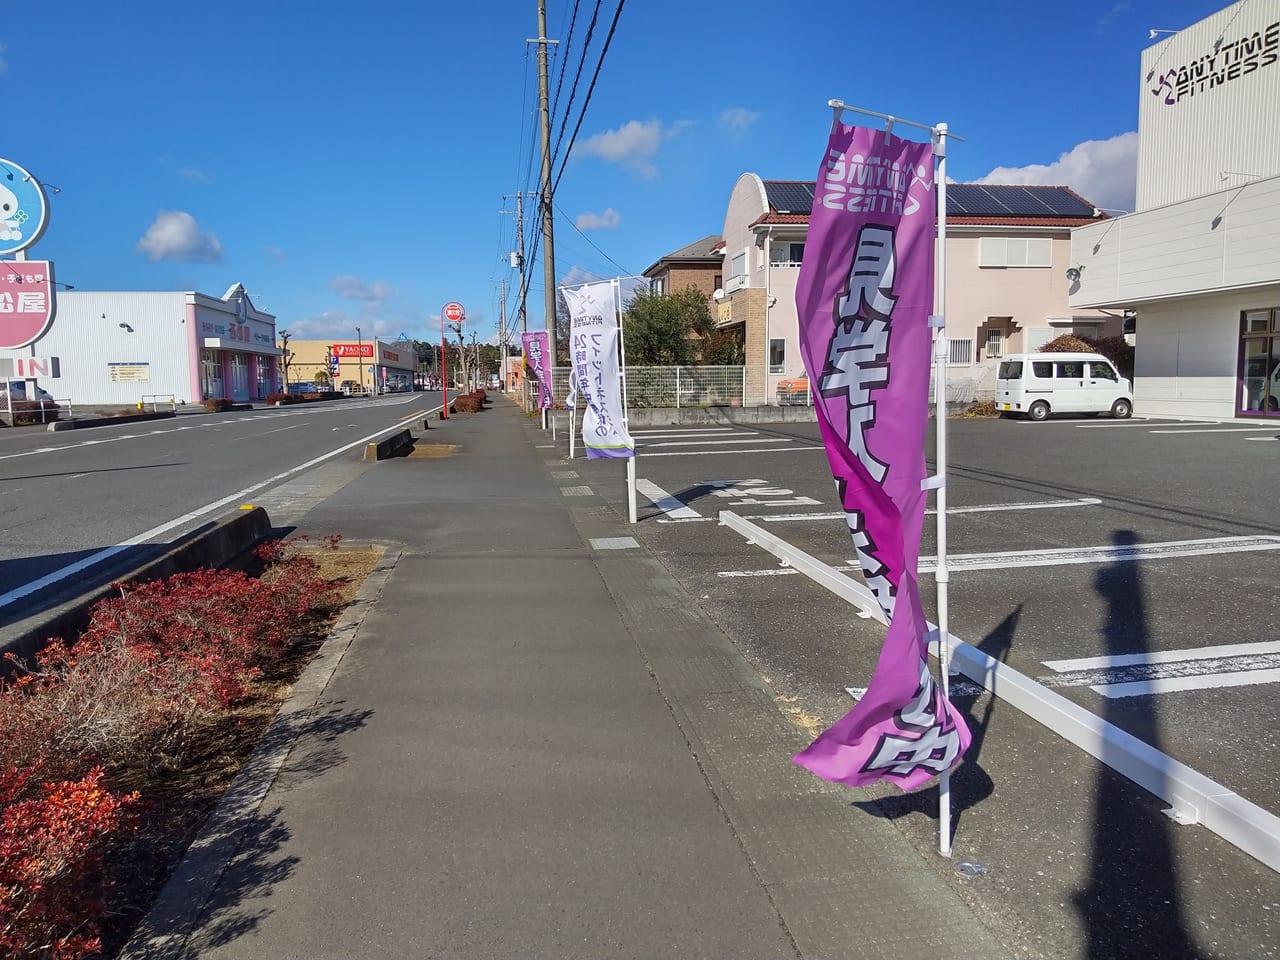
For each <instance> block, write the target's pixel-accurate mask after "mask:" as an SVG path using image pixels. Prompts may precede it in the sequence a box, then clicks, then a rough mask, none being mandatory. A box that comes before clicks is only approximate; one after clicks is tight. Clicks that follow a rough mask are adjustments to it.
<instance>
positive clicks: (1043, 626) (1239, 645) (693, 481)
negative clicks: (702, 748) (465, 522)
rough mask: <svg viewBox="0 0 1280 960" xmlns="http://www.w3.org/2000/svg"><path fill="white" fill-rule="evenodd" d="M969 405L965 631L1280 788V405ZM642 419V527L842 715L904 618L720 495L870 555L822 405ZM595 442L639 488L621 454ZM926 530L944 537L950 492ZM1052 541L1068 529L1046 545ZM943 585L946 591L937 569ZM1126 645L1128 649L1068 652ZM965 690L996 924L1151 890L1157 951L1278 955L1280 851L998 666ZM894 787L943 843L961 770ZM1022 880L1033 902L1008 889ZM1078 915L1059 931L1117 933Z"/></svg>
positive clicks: (1076, 696)
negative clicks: (984, 410)
mask: <svg viewBox="0 0 1280 960" xmlns="http://www.w3.org/2000/svg"><path fill="white" fill-rule="evenodd" d="M948 427H949V431H950V433H949V436H950V445H949V446H950V457H949V460H950V465H949V483H948V499H949V509H950V512H949V516H948V540H949V549H948V556H949V557H951V558H953V559H954V560H957V561H959V560H960V558H961V557H965V558H967V559H966V560H965V561H963V563H964V564H967V566H965V565H962V563H961V562H957V563H956V565H955V566H954V567H953V571H952V579H951V585H950V602H949V609H950V629H951V632H952V633H954V634H956V635H957V636H959V637H961V638H962V639H965V640H967V641H969V642H971V643H974V644H976V645H978V646H979V647H981V648H982V649H983V650H985V651H986V652H988V653H989V654H991V655H993V656H996V657H998V658H999V659H1001V660H1004V661H1005V662H1007V663H1009V664H1010V665H1011V666H1013V667H1014V668H1015V669H1017V670H1019V671H1021V672H1022V673H1024V674H1027V675H1029V676H1031V677H1034V678H1037V679H1039V680H1041V681H1042V682H1045V683H1052V684H1054V685H1055V686H1056V687H1057V689H1058V692H1060V693H1062V694H1064V695H1065V696H1067V697H1069V698H1070V699H1072V700H1074V701H1075V702H1077V703H1079V704H1081V705H1083V706H1084V707H1086V709H1089V710H1091V711H1093V712H1094V713H1096V714H1098V715H1099V716H1102V717H1104V718H1105V719H1107V720H1109V721H1111V722H1113V723H1115V724H1118V725H1119V726H1121V727H1123V728H1125V729H1127V730H1129V731H1130V732H1132V733H1134V734H1135V735H1138V736H1140V737H1142V738H1143V739H1145V740H1146V741H1147V742H1149V743H1151V744H1152V745H1154V746H1156V747H1157V748H1159V749H1161V750H1164V751H1165V752H1167V753H1169V754H1171V755H1172V756H1174V757H1175V758H1177V759H1179V760H1181V761H1183V762H1184V763H1187V764H1188V765H1190V766H1191V767H1193V768H1194V769H1196V770H1198V771H1200V772H1201V773H1203V774H1205V775H1207V776H1209V777H1212V778H1213V779H1215V780H1218V781H1219V782H1221V783H1223V784H1224V785H1226V786H1227V787H1229V788H1231V789H1233V790H1235V791H1237V792H1239V793H1240V794H1242V795H1243V796H1244V797H1246V798H1247V799H1249V800H1252V801H1253V802H1254V803H1257V804H1259V805H1260V806H1262V807H1264V808H1265V809H1268V810H1270V811H1271V812H1273V813H1280V790H1278V789H1277V787H1278V786H1280V784H1278V782H1277V768H1276V763H1275V761H1276V759H1277V756H1278V755H1280V750H1278V746H1280V745H1278V744H1277V739H1276V734H1275V732H1274V730H1275V728H1274V722H1273V718H1274V716H1275V707H1274V703H1275V695H1276V693H1277V683H1278V682H1280V672H1277V670H1276V669H1275V668H1276V667H1278V666H1280V661H1278V660H1277V657H1276V653H1277V652H1278V651H1280V643H1277V641H1280V636H1278V635H1277V632H1276V626H1275V625H1276V623H1277V622H1280V617H1278V616H1277V613H1280V604H1278V603H1277V599H1276V595H1275V580H1274V570H1275V569H1276V565H1277V563H1278V562H1280V550H1277V548H1278V547H1280V518H1277V515H1276V513H1275V510H1274V497H1273V494H1272V491H1271V487H1272V484H1273V483H1274V479H1275V478H1276V477H1277V476H1280V470H1278V469H1277V459H1280V442H1278V441H1280V425H1266V426H1262V427H1251V426H1248V425H1238V424H1224V425H1217V426H1215V425H1207V424H1190V423H1160V422H1154V421H1138V420H1131V421H1125V422H1113V421H1110V420H1106V419H1099V420H1054V421H1050V422H1047V423H1042V424H1033V423H1023V422H1017V421H1001V420H953V421H949V424H948ZM636 434H637V439H638V442H639V443H640V445H641V447H640V457H639V458H638V461H637V475H638V477H639V478H640V485H641V492H642V495H641V496H640V498H639V506H640V509H639V516H640V522H639V523H638V524H637V525H636V528H635V530H636V535H637V536H638V537H639V538H640V539H641V540H642V541H643V542H644V544H645V546H646V547H647V548H648V549H650V550H651V551H653V552H654V553H655V554H657V555H658V556H660V557H661V558H662V559H663V561H664V563H666V564H667V566H668V567H669V568H670V569H671V570H672V571H673V572H674V573H675V574H676V575H677V576H678V577H679V578H680V579H681V580H682V581H683V582H684V583H685V584H686V586H687V587H688V588H689V589H690V590H691V592H693V593H694V594H695V595H696V596H697V597H699V598H700V602H701V603H702V605H703V606H704V608H705V609H706V610H707V611H708V612H709V613H710V614H711V615H712V617H713V618H714V619H715V620H716V621H717V622H718V623H719V624H720V625H721V627H722V628H723V629H724V630H725V632H726V633H727V634H728V635H729V636H730V637H732V638H733V639H734V641H735V643H737V645H738V646H739V647H740V649H742V650H743V652H744V653H745V654H746V655H747V656H748V657H749V659H750V660H751V661H752V662H753V664H754V665H755V666H756V668H757V669H758V670H759V671H760V672H761V674H762V675H764V676H765V677H766V678H768V680H769V682H770V683H771V684H772V685H773V686H774V688H775V689H776V690H777V692H778V695H779V696H780V697H782V698H783V699H784V702H786V703H789V704H791V707H792V709H794V710H796V711H798V712H799V713H800V714H804V715H807V716H810V717H815V718H818V719H820V720H822V721H824V722H825V723H830V722H831V721H833V720H834V719H836V718H837V717H838V716H839V715H840V714H842V713H843V712H845V711H846V710H847V709H848V708H849V707H850V706H851V705H852V700H851V698H850V697H849V696H848V694H847V693H846V692H845V688H846V687H850V686H865V684H866V682H867V680H868V678H869V677H870V674H871V672H872V670H873V669H874V665H875V659H876V656H877V655H878V652H879V647H880V643H881V642H882V640H883V628H882V627H879V626H878V625H877V624H875V623H874V622H870V621H866V620H860V619H859V618H858V617H857V616H856V615H855V614H854V611H853V610H852V608H851V607H849V606H848V605H846V604H844V603H843V602H841V601H839V600H838V599H836V598H835V597H833V596H832V595H831V594H829V593H827V592H826V591H825V590H823V589H821V588H820V587H818V586H817V585H816V584H814V583H812V582H811V581H809V580H808V578H806V577H804V576H803V575H800V574H797V573H795V572H794V571H791V570H789V569H787V568H784V567H781V566H780V565H779V563H778V562H777V560H776V559H775V558H774V557H773V556H772V555H771V554H769V553H767V552H765V551H764V550H763V549H762V548H760V547H758V546H755V545H753V544H749V543H746V542H744V539H743V538H742V537H741V536H740V535H738V534H736V533H734V532H733V531H731V530H729V529H728V528H726V527H722V526H720V525H718V524H717V523H716V522H715V520H714V518H715V517H717V516H718V513H719V511H721V510H732V511H734V512H736V513H738V514H739V515H742V516H745V517H749V518H753V522H755V523H758V524H760V525H761V526H762V527H764V528H766V529H767V530H768V531H769V532H770V533H772V534H774V535H776V536H779V537H781V538H783V539H784V540H787V541H788V542H790V543H792V544H794V545H796V546H798V547H800V548H801V549H803V550H804V551H806V552H808V553H810V554H812V555H814V556H817V557H818V558H820V559H822V560H824V561H826V562H827V563H830V564H832V565H834V566H842V567H845V568H847V569H849V570H850V574H851V575H852V576H853V577H854V578H859V575H858V574H857V573H856V572H855V570H854V569H853V568H852V557H853V552H852V550H851V547H850V542H849V537H848V533H847V531H846V529H845V526H844V523H843V522H842V520H841V519H840V517H839V505H838V503H837V502H836V499H835V491H834V486H833V484H832V480H831V476H830V472H829V470H828V468H827V464H826V460H825V454H824V453H823V451H822V450H821V447H820V443H819V440H818V434H817V428H816V426H815V425H812V424H795V425H764V426H751V427H745V426H744V427H735V428H724V427H720V428H709V429H708V428H675V427H672V428H647V429H637V431H636ZM930 465H931V468H932V462H931V464H930ZM574 467H575V468H576V469H577V470H578V471H579V472H580V474H581V476H582V481H581V482H583V483H588V484H590V486H591V488H592V489H593V490H595V491H596V492H597V493H600V494H601V495H603V496H605V497H606V498H607V499H609V500H610V501H611V502H612V503H613V504H614V505H615V509H617V510H619V511H622V510H624V509H625V507H624V497H625V485H624V480H623V474H622V469H621V468H620V467H619V466H617V465H616V464H613V463H607V462H601V461H594V462H587V461H584V460H582V459H578V460H575V461H574ZM664 494H666V495H669V496H670V499H667V498H666V497H665V496H664ZM655 500H656V502H654V501H655ZM924 541H925V542H924V544H923V546H922V555H923V556H925V557H928V556H931V555H932V554H933V553H934V552H935V549H936V547H935V537H934V529H933V517H932V516H930V517H928V518H927V519H926V533H925V537H924ZM1188 541H1194V542H1191V543H1188ZM1139 548H1140V549H1139ZM1118 549H1119V550H1123V551H1124V552H1123V553H1120V554H1117V552H1116V551H1117V550H1118ZM1045 550H1051V551H1057V552H1056V553H1051V554H1047V555H1046V554H1037V553H1034V551H1045ZM1143 550H1145V551H1147V553H1143V552H1142V551H1143ZM1135 551H1136V552H1135ZM992 553H998V554H1003V555H1002V556H995V557H992V556H989V554H992ZM1135 556H1136V557H1137V559H1133V558H1134V557H1135ZM921 586H922V591H923V594H924V600H925V607H926V611H927V612H928V613H929V614H930V615H931V616H932V615H933V613H934V610H935V603H934V593H935V585H934V582H933V580H932V578H931V577H930V576H928V575H927V574H926V575H924V576H922V578H921ZM1115 657H1126V658H1128V659H1127V660H1121V661H1119V662H1118V664H1117V662H1116V661H1110V662H1107V663H1104V664H1102V665H1099V664H1097V663H1091V664H1063V663H1062V661H1078V660H1081V659H1089V660H1095V659H1096V658H1115ZM1134 659H1139V660H1142V661H1144V662H1141V663H1139V664H1138V665H1137V666H1134V665H1133V664H1132V662H1131V661H1133V660H1134ZM1145 661H1153V662H1145ZM1123 664H1128V666H1122V665H1123ZM1126 684H1128V686H1126ZM1133 684H1146V685H1147V686H1145V687H1143V686H1133ZM1153 684H1154V685H1155V686H1152V685H1153ZM1230 684H1238V685H1230ZM1144 691H1145V692H1144ZM1120 694H1125V695H1120ZM954 699H956V701H957V703H958V705H960V706H961V708H962V709H964V710H965V711H966V713H967V714H968V717H969V720H970V725H971V727H973V728H974V730H975V734H976V738H975V746H974V748H972V749H971V751H970V754H969V757H968V758H967V761H966V764H965V765H964V766H963V767H962V768H961V769H960V770H959V771H958V772H957V775H956V777H955V783H956V794H957V800H956V803H957V811H958V814H957V821H956V840H955V844H956V859H957V860H967V859H972V860H974V861H977V862H981V863H982V864H984V865H985V866H988V867H990V873H989V874H987V875H985V876H984V877H983V878H982V879H981V880H977V881H974V880H966V881H963V883H964V884H965V887H966V890H967V895H969V896H972V897H973V898H974V902H975V906H976V907H977V908H978V909H979V910H981V911H983V912H984V913H985V914H986V915H989V916H990V917H991V918H992V920H993V922H994V923H996V924H997V925H1000V924H1002V923H1007V924H1014V925H1018V924H1024V923H1028V922H1030V923H1031V925H1032V926H1035V925H1037V924H1042V925H1043V926H1044V927H1052V926H1053V925H1054V924H1055V923H1057V922H1060V917H1058V919H1056V920H1055V914H1054V912H1053V910H1051V909H1049V904H1051V903H1052V904H1053V905H1054V906H1055V908H1060V906H1061V905H1062V904H1063V903H1070V902H1077V906H1078V909H1079V910H1080V912H1081V914H1082V915H1083V916H1084V918H1085V920H1086V924H1085V927H1084V936H1085V937H1086V938H1087V937H1091V936H1094V935H1097V936H1100V937H1104V938H1105V937H1106V936H1107V934H1106V933H1105V931H1106V930H1107V929H1109V928H1110V929H1114V926H1113V925H1114V924H1121V925H1122V924H1123V922H1124V915H1125V913H1126V911H1127V912H1128V913H1130V914H1133V913H1142V914H1143V915H1145V916H1148V917H1151V916H1155V917H1157V918H1161V919H1162V922H1161V923H1160V924H1159V926H1160V927H1161V928H1162V929H1166V930H1168V931H1169V939H1168V940H1167V941H1166V942H1164V943H1163V944H1151V945H1147V947H1146V949H1149V951H1150V952H1149V953H1147V954H1145V955H1149V956H1169V957H1175V956H1201V955H1205V956H1235V957H1246V956H1247V957H1261V956H1273V955H1276V954H1275V951H1276V949H1277V944H1278V943H1280V929H1278V926H1277V925H1278V924H1280V878H1277V876H1276V874H1274V873H1272V872H1271V871H1270V870H1268V869H1266V868H1264V867H1261V866H1260V865H1259V864H1258V863H1257V862H1256V861H1254V860H1252V859H1251V858H1249V857H1248V856H1246V855H1244V854H1242V853H1241V852H1240V851H1238V850H1236V849H1235V848H1233V847H1231V846H1230V845H1229V844H1226V843H1225V842H1224V841H1221V840H1220V839H1218V838H1217V837H1214V836H1213V835H1212V834H1210V833H1209V832H1208V831H1207V830H1204V829H1203V828H1200V827H1187V828H1179V827H1175V826H1173V825H1172V821H1171V820H1169V819H1167V818H1166V817H1164V816H1163V815H1162V814H1161V812H1160V808H1161V806H1162V805H1161V804H1159V803H1158V801H1156V800H1155V799H1154V798H1152V797H1151V796H1150V795H1149V794H1147V793H1145V791H1142V790H1139V789H1137V788H1135V787H1133V786H1132V784H1129V783H1128V781H1125V780H1123V779H1122V778H1120V777H1119V776H1117V775H1115V774H1114V773H1112V772H1110V771H1109V770H1107V769H1106V768H1105V767H1103V766H1101V765H1100V764H1098V763H1097V762H1096V761H1094V760H1092V759H1091V758H1089V757H1088V756H1087V755H1085V754H1084V753H1083V752H1082V751H1080V750H1079V749H1078V748H1075V747H1073V746H1071V745H1069V744H1067V743H1065V742H1064V741H1063V740H1061V739H1060V738H1058V737H1057V736H1056V735H1054V734H1052V733H1049V732H1048V731H1046V730H1044V729H1043V728H1041V727H1039V726H1038V725H1037V724H1035V723H1034V722H1033V721H1030V720H1029V719H1028V718H1026V717H1024V716H1022V715H1021V714H1019V713H1018V712H1017V711H1015V710H1013V709H1012V708H1010V707H1008V706H1007V705H1005V704H1002V703H1001V702H999V701H993V700H992V699H991V698H990V697H989V696H987V695H985V694H982V695H979V694H978V692H977V691H975V690H971V691H968V692H964V691H962V692H960V693H959V694H958V695H957V696H956V697H955V698H954ZM879 793H880V795H881V796H882V798H883V801H882V804H881V806H880V810H881V812H882V815H887V816H893V817H895V818H901V819H900V824H901V826H902V828H903V829H904V831H905V832H907V833H908V834H910V835H912V836H913V837H914V839H915V840H916V841H917V842H918V844H919V845H920V848H921V851H922V853H926V852H927V851H929V850H931V849H932V847H933V844H934V843H935V842H936V829H937V825H936V820H935V819H934V812H933V811H934V810H935V806H934V804H935V803H936V799H935V798H936V792H934V791H931V790H929V791H923V792H921V793H918V794H915V795H911V796H905V797H904V796H901V795H899V794H897V792H896V791H894V790H892V789H890V788H884V789H883V790H880V791H879ZM1014 897H1016V898H1017V901H1018V902H1019V903H1020V904H1023V905H1024V907H1023V908H1020V911H1014V910H1012V909H1009V908H1008V907H1007V904H1008V903H1009V902H1011V901H1012V898H1014ZM1028 902H1030V903H1031V904H1032V905H1033V906H1032V909H1031V913H1030V914H1028V913H1027V912H1026V910H1025V904H1027V903H1028ZM1041 902H1043V903H1044V905H1045V909H1044V913H1043V915H1042V916H1040V917H1038V918H1037V917H1036V916H1035V914H1036V909H1035V907H1034V904H1037V903H1041ZM1228 927H1230V928H1232V930H1233V932H1231V933H1230V934H1226V933H1224V930H1225V928H1228ZM1206 931H1208V933H1206ZM1043 933H1044V931H1043V929H1041V930H1039V932H1037V933H1035V934H1034V936H1035V937H1036V938H1039V937H1041V936H1043ZM1200 934H1206V935H1205V937H1204V938H1201V937H1200V936H1199V935H1200ZM1028 935H1029V936H1030V935H1031V934H1030V933H1029V932H1028ZM1064 937H1065V938H1066V939H1064V941H1063V942H1062V943H1061V944H1057V945H1056V946H1054V947H1052V948H1050V947H1046V949H1045V952H1044V954H1043V955H1045V956H1064V957H1065V956H1109V955H1113V954H1111V953H1108V952H1107V950H1106V949H1105V947H1104V945H1102V944H1091V943H1088V942H1081V943H1074V944H1073V943H1071V942H1069V941H1070V937H1069V935H1068V934H1067V933H1065V932H1064ZM1193 941H1194V942H1196V943H1198V946H1195V947H1193V946H1191V944H1192V943H1193Z"/></svg>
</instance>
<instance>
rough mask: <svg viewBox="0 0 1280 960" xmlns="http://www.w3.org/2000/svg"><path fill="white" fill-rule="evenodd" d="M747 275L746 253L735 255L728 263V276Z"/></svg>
mask: <svg viewBox="0 0 1280 960" xmlns="http://www.w3.org/2000/svg"><path fill="white" fill-rule="evenodd" d="M746 274H747V251H745V250H743V251H742V252H741V253H735V254H734V255H733V259H732V260H730V261H729V276H731V277H744V276H746Z"/></svg>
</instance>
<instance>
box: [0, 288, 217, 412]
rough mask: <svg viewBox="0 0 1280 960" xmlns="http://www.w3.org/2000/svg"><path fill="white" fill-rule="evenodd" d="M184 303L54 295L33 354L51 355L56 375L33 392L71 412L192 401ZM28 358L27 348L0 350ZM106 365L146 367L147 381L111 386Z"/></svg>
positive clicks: (178, 298)
mask: <svg viewBox="0 0 1280 960" xmlns="http://www.w3.org/2000/svg"><path fill="white" fill-rule="evenodd" d="M186 302H187V294H185V293H182V292H173V293H170V292H160V293H99V292H83V293H81V292H76V291H71V292H67V293H59V294H58V299H57V315H56V316H55V318H54V321H53V326H52V327H50V328H49V332H48V333H47V334H46V335H45V336H44V337H43V338H42V339H41V340H40V341H38V342H37V343H36V344H35V353H36V355H37V356H42V357H48V356H53V357H59V358H60V359H61V361H62V363H61V368H62V376H61V378H60V379H58V380H42V381H41V382H40V386H41V387H43V388H44V389H45V390H48V391H49V392H50V393H51V394H53V396H54V397H56V398H58V399H59V400H64V399H69V400H70V401H71V402H72V403H74V404H76V405H77V406H82V405H101V406H104V407H108V408H119V407H124V406H133V405H134V404H136V403H137V402H138V401H139V400H140V399H141V398H142V395H143V394H174V395H176V397H177V398H178V399H179V400H187V401H188V402H190V401H191V400H192V398H193V397H196V398H198V396H199V385H198V384H195V385H193V384H192V383H191V364H190V360H189V357H190V350H189V346H188V344H189V332H188V330H187V324H186ZM122 323H124V324H128V326H129V327H130V328H132V330H130V329H126V328H125V327H122V326H120V324H122ZM30 354H31V348H29V347H28V348H24V349H22V350H0V356H6V357H14V356H30ZM112 362H116V363H147V364H148V365H149V371H150V377H151V379H150V382H147V383H112V382H111V380H110V374H109V370H110V367H109V366H108V364H109V363H112ZM193 386H194V391H193Z"/></svg>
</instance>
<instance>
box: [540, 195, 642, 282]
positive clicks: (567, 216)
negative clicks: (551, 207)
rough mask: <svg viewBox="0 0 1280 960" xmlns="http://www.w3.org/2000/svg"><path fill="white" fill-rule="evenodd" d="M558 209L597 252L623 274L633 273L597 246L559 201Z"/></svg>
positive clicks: (629, 274)
mask: <svg viewBox="0 0 1280 960" xmlns="http://www.w3.org/2000/svg"><path fill="white" fill-rule="evenodd" d="M556 209H557V210H559V211H560V215H561V216H562V217H564V218H565V219H566V220H568V221H569V225H570V226H571V227H573V229H574V230H577V231H578V235H579V236H580V237H582V239H583V240H585V241H587V243H589V244H591V249H593V250H595V252H596V253H598V254H600V256H602V257H604V258H605V259H606V260H608V261H609V262H610V263H612V264H613V265H614V266H615V267H617V268H618V269H619V270H621V271H622V272H623V274H625V275H626V276H631V275H632V274H631V271H630V270H628V269H627V268H626V267H624V266H623V265H622V264H620V263H619V262H618V261H617V260H615V259H613V257H611V256H609V255H608V254H607V253H605V252H604V251H603V250H601V249H600V248H599V247H597V246H596V245H595V241H593V240H592V239H591V238H590V237H588V236H587V235H586V234H585V233H583V232H582V231H581V230H580V229H579V228H578V224H577V223H576V222H574V220H573V219H572V218H571V217H570V216H569V215H568V214H567V213H565V212H564V207H562V206H560V204H558V203H557V204H556Z"/></svg>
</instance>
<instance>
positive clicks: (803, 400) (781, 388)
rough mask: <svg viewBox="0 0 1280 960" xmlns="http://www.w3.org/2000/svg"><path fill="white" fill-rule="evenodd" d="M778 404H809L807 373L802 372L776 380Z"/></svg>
mask: <svg viewBox="0 0 1280 960" xmlns="http://www.w3.org/2000/svg"><path fill="white" fill-rule="evenodd" d="M778 404H779V405H780V406H784V407H785V406H791V405H799V406H805V407H807V406H808V405H809V375H808V374H807V373H802V374H801V375H800V376H798V377H792V378H791V379H790V380H781V381H779V382H778Z"/></svg>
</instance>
